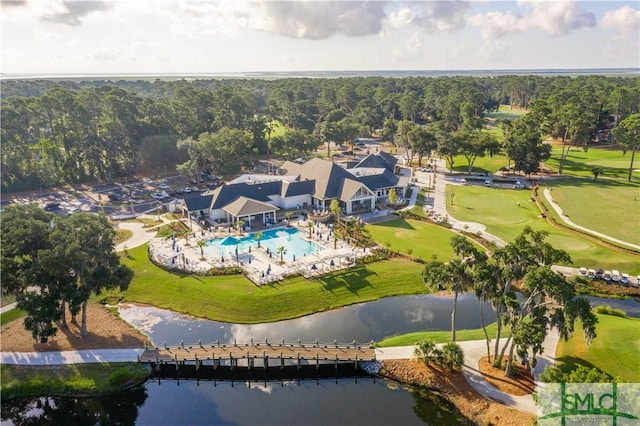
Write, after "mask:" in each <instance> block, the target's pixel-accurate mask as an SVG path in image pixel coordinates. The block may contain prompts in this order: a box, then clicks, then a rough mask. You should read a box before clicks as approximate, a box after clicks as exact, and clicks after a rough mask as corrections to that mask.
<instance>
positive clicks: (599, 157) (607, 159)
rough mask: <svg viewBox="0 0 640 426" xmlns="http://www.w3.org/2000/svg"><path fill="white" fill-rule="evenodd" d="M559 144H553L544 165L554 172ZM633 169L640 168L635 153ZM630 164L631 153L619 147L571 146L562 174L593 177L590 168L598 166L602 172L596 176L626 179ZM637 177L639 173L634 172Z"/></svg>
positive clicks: (557, 164) (559, 149) (558, 161)
mask: <svg viewBox="0 0 640 426" xmlns="http://www.w3.org/2000/svg"><path fill="white" fill-rule="evenodd" d="M561 154H562V146H561V145H553V148H552V150H551V158H549V159H548V160H547V161H546V162H545V165H546V166H547V167H548V168H549V169H551V170H552V171H554V172H557V171H558V168H559V165H560V155H561ZM635 162H636V164H635V167H634V169H636V170H637V169H638V168H640V157H639V156H637V155H636V159H635ZM630 164H631V153H630V152H627V153H626V154H623V153H622V150H620V149H610V148H598V147H591V148H589V149H588V150H587V151H586V152H585V151H584V150H583V149H582V148H571V151H569V154H568V155H567V159H566V160H565V165H564V170H563V172H562V174H563V176H581V177H590V178H593V173H592V172H591V170H592V169H593V168H594V167H600V168H601V169H602V170H603V172H602V174H601V175H600V176H599V177H598V180H600V179H620V180H622V181H624V182H626V181H627V177H628V174H629V165H630ZM634 177H635V178H636V179H637V178H639V177H640V173H638V172H637V171H636V172H635V173H634Z"/></svg>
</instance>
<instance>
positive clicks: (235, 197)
mask: <svg viewBox="0 0 640 426" xmlns="http://www.w3.org/2000/svg"><path fill="white" fill-rule="evenodd" d="M402 172H404V173H402ZM410 178H411V173H410V170H409V169H402V170H401V169H400V168H399V167H398V165H397V159H396V158H395V157H394V156H392V155H390V154H388V153H385V152H377V153H375V154H370V155H368V156H367V157H365V158H363V159H362V160H361V161H359V162H351V163H345V164H336V163H334V162H332V161H330V160H324V159H320V158H313V159H311V160H309V161H307V162H306V163H303V164H298V163H294V162H291V161H287V162H285V163H284V164H283V165H282V166H281V167H280V169H279V170H278V174H277V175H251V174H246V175H242V176H240V177H238V178H237V179H235V180H233V181H230V182H228V183H225V184H223V185H222V186H220V187H218V188H216V189H215V190H213V191H212V192H211V193H209V194H208V195H202V196H200V197H194V198H190V199H186V200H185V203H184V206H183V208H184V210H185V213H188V214H189V215H190V216H191V217H193V218H201V219H204V218H205V217H206V218H207V219H208V220H209V221H210V222H215V221H217V222H227V223H237V222H238V221H239V220H242V221H243V222H244V223H245V224H247V225H248V226H249V227H251V226H252V223H253V224H260V225H266V226H268V225H270V224H272V223H275V222H277V219H276V217H277V213H278V211H279V210H293V209H307V210H308V211H310V212H326V211H327V210H328V209H329V205H330V203H331V200H334V199H337V200H338V201H339V202H340V206H341V208H342V211H343V212H344V213H345V214H349V215H351V214H361V213H366V212H370V211H373V210H375V209H376V203H377V202H382V201H384V200H386V199H387V197H388V196H389V192H390V191H396V193H397V194H398V197H399V198H401V197H404V195H405V193H406V190H407V187H408V185H409V182H410Z"/></svg>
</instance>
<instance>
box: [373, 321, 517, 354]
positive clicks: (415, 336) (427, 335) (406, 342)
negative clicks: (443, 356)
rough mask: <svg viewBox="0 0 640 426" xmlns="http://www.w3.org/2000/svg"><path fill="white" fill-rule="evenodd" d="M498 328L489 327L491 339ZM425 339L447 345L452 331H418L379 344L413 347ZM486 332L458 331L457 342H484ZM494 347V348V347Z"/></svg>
mask: <svg viewBox="0 0 640 426" xmlns="http://www.w3.org/2000/svg"><path fill="white" fill-rule="evenodd" d="M497 328H498V326H497V324H496V323H495V322H494V323H492V324H489V325H487V333H489V337H490V338H491V339H493V338H494V337H495V336H496V330H497ZM503 333H504V334H503ZM501 334H503V335H504V336H508V335H509V327H502V333H501ZM424 339H431V340H433V342H434V343H446V342H450V341H451V331H418V332H415V333H407V334H402V335H399V336H393V337H387V338H385V339H384V340H382V341H380V342H378V343H377V346H380V347H383V348H384V347H390V346H412V345H416V344H417V343H418V342H420V341H422V340H424ZM484 339H485V337H484V332H483V331H482V328H475V329H469V330H456V340H457V341H459V342H462V341H465V340H484ZM492 347H493V346H492Z"/></svg>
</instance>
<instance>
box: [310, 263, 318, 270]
mask: <svg viewBox="0 0 640 426" xmlns="http://www.w3.org/2000/svg"><path fill="white" fill-rule="evenodd" d="M317 269H318V267H317V266H316V264H315V263H314V264H313V265H311V270H312V271H315V270H317Z"/></svg>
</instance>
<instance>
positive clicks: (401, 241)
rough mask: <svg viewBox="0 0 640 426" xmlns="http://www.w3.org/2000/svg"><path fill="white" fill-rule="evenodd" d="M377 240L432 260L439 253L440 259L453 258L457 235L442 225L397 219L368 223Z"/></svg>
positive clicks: (397, 249)
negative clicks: (453, 240) (452, 240)
mask: <svg viewBox="0 0 640 426" xmlns="http://www.w3.org/2000/svg"><path fill="white" fill-rule="evenodd" d="M367 230H368V231H369V234H370V235H371V237H372V238H373V239H374V241H375V242H377V243H378V244H381V245H382V246H384V247H388V248H390V249H391V250H395V251H399V252H400V253H404V254H409V251H410V250H411V251H412V253H411V256H414V257H421V258H422V259H424V260H430V259H431V258H432V257H433V255H437V256H438V259H439V260H443V261H445V260H450V259H452V258H453V250H452V249H451V244H450V243H451V237H453V236H454V235H456V234H455V233H454V232H452V231H449V230H448V229H446V228H443V227H442V226H438V225H434V224H432V223H427V222H420V221H417V220H406V219H396V220H392V221H389V222H383V223H380V224H377V225H367Z"/></svg>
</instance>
